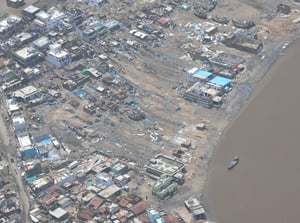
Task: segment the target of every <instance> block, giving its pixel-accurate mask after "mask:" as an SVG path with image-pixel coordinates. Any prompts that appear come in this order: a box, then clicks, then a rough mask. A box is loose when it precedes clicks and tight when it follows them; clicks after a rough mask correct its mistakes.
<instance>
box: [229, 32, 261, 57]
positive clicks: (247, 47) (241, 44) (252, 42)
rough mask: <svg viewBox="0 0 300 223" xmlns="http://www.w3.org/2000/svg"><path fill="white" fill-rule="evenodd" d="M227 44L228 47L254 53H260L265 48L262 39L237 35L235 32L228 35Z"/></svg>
mask: <svg viewBox="0 0 300 223" xmlns="http://www.w3.org/2000/svg"><path fill="white" fill-rule="evenodd" d="M225 44H226V46H228V47H232V48H235V49H238V50H242V51H246V52H248V53H253V54H258V53H259V52H260V51H261V50H262V48H263V43H262V42H261V41H260V40H257V39H253V38H247V37H236V36H235V35H234V34H233V35H229V36H228V37H227V39H226V41H225Z"/></svg>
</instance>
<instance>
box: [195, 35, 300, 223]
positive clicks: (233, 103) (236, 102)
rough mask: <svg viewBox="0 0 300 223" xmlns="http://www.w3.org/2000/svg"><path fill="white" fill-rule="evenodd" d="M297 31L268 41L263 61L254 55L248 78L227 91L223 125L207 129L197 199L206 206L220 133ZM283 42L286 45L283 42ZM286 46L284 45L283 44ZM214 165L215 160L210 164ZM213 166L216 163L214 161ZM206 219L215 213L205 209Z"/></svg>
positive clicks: (244, 105) (297, 38) (263, 80)
mask: <svg viewBox="0 0 300 223" xmlns="http://www.w3.org/2000/svg"><path fill="white" fill-rule="evenodd" d="M299 35H300V30H297V31H296V33H295V34H293V35H290V36H287V37H286V38H285V39H283V40H281V41H278V42H268V43H267V47H268V48H267V51H266V50H265V51H264V55H265V58H264V60H263V61H260V58H258V57H257V58H254V59H252V61H250V65H253V64H252V63H255V62H259V64H258V66H256V67H255V68H254V69H252V70H250V71H249V70H248V72H249V74H248V75H249V78H248V79H247V81H246V82H245V83H242V84H240V85H237V86H235V87H234V89H235V91H234V92H231V95H230V100H229V102H230V104H227V105H226V107H225V109H224V111H223V113H222V114H220V115H219V117H218V118H219V119H220V120H222V119H223V120H226V123H225V124H224V127H223V128H222V129H214V130H213V131H211V132H210V134H209V136H208V143H207V147H209V148H210V149H208V150H207V151H208V153H207V154H206V156H207V157H208V162H207V164H206V172H205V177H204V184H203V187H202V188H201V198H202V201H203V202H204V206H205V207H206V206H207V205H206V204H207V203H209V202H210V201H208V199H209V198H207V197H206V196H203V193H205V190H207V184H208V183H207V178H208V173H209V171H210V169H211V168H212V165H213V163H212V159H213V157H214V156H215V153H216V149H218V148H217V147H218V146H220V143H221V141H222V139H223V135H224V134H225V133H226V132H228V130H229V129H230V128H231V127H232V125H233V124H234V123H235V121H236V119H237V118H238V117H239V115H240V114H241V113H243V112H244V110H246V109H247V107H248V105H249V103H251V101H252V100H253V99H254V98H255V97H256V96H257V95H258V94H259V93H260V92H261V90H262V89H263V88H264V86H265V84H266V82H268V80H269V78H270V77H271V73H269V71H270V70H271V68H272V67H273V66H274V65H275V64H276V63H277V62H278V60H279V59H280V58H281V57H283V56H286V55H285V54H284V53H283V52H286V51H288V50H289V49H288V48H290V47H293V46H294V45H296V44H297V43H298V42H300V36H299ZM285 44H286V45H285ZM284 46H286V47H284ZM214 164H215V163H214ZM215 165H216V164H215ZM206 211H207V215H208V219H209V220H212V221H216V220H217V219H216V216H215V215H214V214H213V212H214V211H212V210H211V209H208V208H206Z"/></svg>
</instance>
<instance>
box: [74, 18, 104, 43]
mask: <svg viewBox="0 0 300 223" xmlns="http://www.w3.org/2000/svg"><path fill="white" fill-rule="evenodd" d="M76 35H77V37H79V38H80V39H82V40H84V41H86V42H88V43H92V44H94V43H96V42H97V41H98V40H105V39H106V38H108V36H109V30H108V29H107V28H106V27H105V26H104V25H103V24H102V23H101V22H99V21H96V20H91V21H90V20H87V21H86V22H85V23H84V24H82V25H80V26H78V27H77V28H76Z"/></svg>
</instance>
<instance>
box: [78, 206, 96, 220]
mask: <svg viewBox="0 0 300 223" xmlns="http://www.w3.org/2000/svg"><path fill="white" fill-rule="evenodd" d="M94 215H95V212H94V211H93V210H91V209H89V208H83V209H81V210H80V211H79V213H78V217H79V218H80V219H83V220H85V221H88V220H92V219H93V217H94Z"/></svg>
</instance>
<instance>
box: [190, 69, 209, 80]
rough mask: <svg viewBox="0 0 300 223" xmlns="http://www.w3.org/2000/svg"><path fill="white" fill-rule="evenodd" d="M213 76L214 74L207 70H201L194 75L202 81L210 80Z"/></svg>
mask: <svg viewBox="0 0 300 223" xmlns="http://www.w3.org/2000/svg"><path fill="white" fill-rule="evenodd" d="M212 75H213V73H211V72H208V71H206V70H200V69H198V70H197V71H196V72H195V73H194V75H193V77H196V78H200V79H203V80H208V79H209V78H211V77H212Z"/></svg>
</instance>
